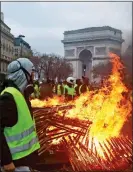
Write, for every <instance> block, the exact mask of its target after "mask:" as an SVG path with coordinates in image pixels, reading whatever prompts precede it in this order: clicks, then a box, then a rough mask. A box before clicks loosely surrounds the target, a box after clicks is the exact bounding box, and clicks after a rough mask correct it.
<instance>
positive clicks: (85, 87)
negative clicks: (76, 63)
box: [79, 76, 90, 95]
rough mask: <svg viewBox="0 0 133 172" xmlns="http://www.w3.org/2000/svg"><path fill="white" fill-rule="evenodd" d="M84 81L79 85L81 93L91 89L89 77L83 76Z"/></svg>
mask: <svg viewBox="0 0 133 172" xmlns="http://www.w3.org/2000/svg"><path fill="white" fill-rule="evenodd" d="M82 83H83V84H82V85H80V87H79V95H81V94H82V93H85V92H87V91H89V90H90V89H89V79H88V78H87V77H84V76H82Z"/></svg>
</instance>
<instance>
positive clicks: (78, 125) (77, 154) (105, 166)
mask: <svg viewBox="0 0 133 172" xmlns="http://www.w3.org/2000/svg"><path fill="white" fill-rule="evenodd" d="M72 107H73V106H71V105H67V106H66V105H60V106H51V107H47V108H34V117H35V121H36V129H37V133H38V136H39V140H40V144H41V148H40V150H39V155H41V154H43V153H44V152H45V151H47V150H50V149H51V148H52V147H53V146H55V145H56V147H57V148H58V147H59V146H60V145H63V147H64V152H65V153H66V154H67V156H68V158H69V161H70V163H71V166H72V168H73V170H74V171H88V170H90V171H92V170H103V171H104V170H108V171H109V170H119V169H124V168H127V166H129V165H130V164H131V162H132V140H130V139H129V138H127V137H125V138H123V137H119V138H111V139H110V140H104V142H97V141H96V140H95V139H94V138H91V137H90V136H89V129H90V127H91V124H92V122H91V121H89V120H79V119H76V118H75V119H74V118H73V119H72V118H68V117H67V116H65V114H66V112H67V111H68V110H69V109H71V108H72Z"/></svg>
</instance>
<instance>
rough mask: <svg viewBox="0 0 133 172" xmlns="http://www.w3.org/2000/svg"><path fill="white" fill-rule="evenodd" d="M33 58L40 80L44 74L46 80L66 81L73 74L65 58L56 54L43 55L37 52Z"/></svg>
mask: <svg viewBox="0 0 133 172" xmlns="http://www.w3.org/2000/svg"><path fill="white" fill-rule="evenodd" d="M34 55H36V56H33V57H32V58H31V61H32V62H33V63H34V66H35V69H36V71H37V73H38V76H39V78H40V76H41V73H43V74H44V76H43V77H44V78H46V79H47V80H48V79H52V80H55V79H56V78H58V81H60V80H65V79H66V78H67V77H68V76H70V75H71V74H72V73H73V68H72V66H71V64H70V63H68V62H67V61H66V60H65V59H64V58H63V57H61V56H59V55H56V54H46V53H45V54H43V55H40V54H39V53H37V52H35V53H34Z"/></svg>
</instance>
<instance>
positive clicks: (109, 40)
mask: <svg viewBox="0 0 133 172" xmlns="http://www.w3.org/2000/svg"><path fill="white" fill-rule="evenodd" d="M123 41H124V40H123V39H122V32H121V30H118V29H115V28H112V27H109V26H103V27H91V28H85V29H78V30H71V31H65V32H64V39H63V40H62V43H63V44H64V56H65V59H66V60H68V61H69V62H71V64H72V66H73V76H74V77H76V78H81V77H82V76H86V77H89V79H90V81H92V80H93V75H92V72H91V71H92V69H93V67H94V66H96V65H98V64H99V63H107V62H108V61H109V56H108V54H109V52H114V53H116V54H118V55H120V54H121V47H122V43H123Z"/></svg>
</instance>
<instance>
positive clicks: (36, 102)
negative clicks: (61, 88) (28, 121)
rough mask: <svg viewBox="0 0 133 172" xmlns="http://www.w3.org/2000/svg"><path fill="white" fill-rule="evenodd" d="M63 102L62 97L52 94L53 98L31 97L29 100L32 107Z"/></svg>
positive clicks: (48, 105)
mask: <svg viewBox="0 0 133 172" xmlns="http://www.w3.org/2000/svg"><path fill="white" fill-rule="evenodd" d="M63 103H64V97H58V96H54V98H48V99H47V100H43V101H41V100H39V99H33V100H31V105H32V107H39V108H40V107H50V106H56V105H59V104H63Z"/></svg>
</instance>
